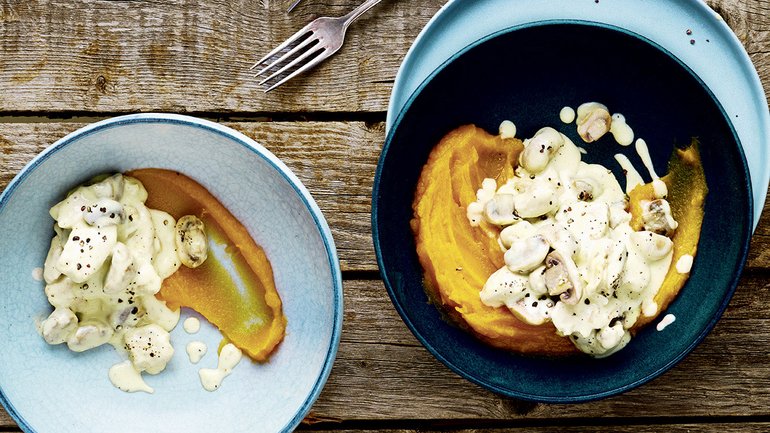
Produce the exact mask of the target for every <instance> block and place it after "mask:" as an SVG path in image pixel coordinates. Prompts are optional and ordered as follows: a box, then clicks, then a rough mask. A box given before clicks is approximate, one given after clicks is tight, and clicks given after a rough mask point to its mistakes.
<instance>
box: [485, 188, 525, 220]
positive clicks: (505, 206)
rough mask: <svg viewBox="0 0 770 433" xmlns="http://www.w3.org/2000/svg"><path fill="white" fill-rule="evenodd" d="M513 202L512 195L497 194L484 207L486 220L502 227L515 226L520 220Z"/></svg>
mask: <svg viewBox="0 0 770 433" xmlns="http://www.w3.org/2000/svg"><path fill="white" fill-rule="evenodd" d="M513 201H514V197H513V195H511V194H495V196H494V197H492V199H491V200H489V201H488V202H487V204H486V205H485V206H484V218H485V219H486V220H487V221H489V222H490V223H492V224H496V225H500V226H503V225H509V224H513V223H514V222H516V220H518V219H519V217H517V216H516V214H515V213H514V210H513Z"/></svg>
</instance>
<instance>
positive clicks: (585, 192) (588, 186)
mask: <svg viewBox="0 0 770 433" xmlns="http://www.w3.org/2000/svg"><path fill="white" fill-rule="evenodd" d="M572 187H573V188H574V189H575V191H576V192H577V198H578V200H580V201H593V199H594V198H596V197H599V196H600V195H602V192H603V190H602V187H601V185H599V182H597V181H596V180H594V179H591V178H584V179H575V180H573V181H572Z"/></svg>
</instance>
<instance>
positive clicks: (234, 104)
mask: <svg viewBox="0 0 770 433" xmlns="http://www.w3.org/2000/svg"><path fill="white" fill-rule="evenodd" d="M288 3H289V2H288V1H278V0H236V1H230V0H172V1H151V0H140V1H131V0H123V1H100V0H85V1H78V2H71V1H68V0H39V1H16V0H2V1H0V40H1V41H2V60H0V107H2V109H3V110H8V111H46V112H57V111H67V110H73V109H75V110H79V111H106V112H125V111H173V112H276V111H288V112H297V111H344V112H354V111H384V110H385V109H386V104H387V100H388V96H389V94H390V89H391V85H392V81H393V80H394V78H395V74H396V71H397V69H398V66H399V64H400V63H401V60H402V59H403V56H404V55H405V54H406V52H407V50H408V48H409V46H410V45H411V43H412V41H413V40H414V38H415V37H416V36H417V34H418V32H419V31H420V29H422V27H423V26H424V25H425V23H427V21H428V20H429V19H430V17H431V16H432V15H433V14H434V13H435V12H436V11H437V10H438V9H439V7H440V6H441V5H442V4H443V3H444V1H442V0H424V1H419V2H413V1H399V0H390V1H386V2H383V3H382V4H381V5H379V6H377V7H376V9H375V10H373V11H371V12H370V13H369V14H367V15H366V16H364V17H362V18H361V20H360V21H359V22H358V23H356V24H355V25H354V26H353V27H351V29H350V31H349V32H348V35H347V38H346V42H345V46H344V47H343V48H342V50H341V51H340V52H339V53H337V55H335V57H334V58H332V59H331V60H329V61H328V62H325V63H324V64H323V65H321V66H320V67H319V68H318V70H317V71H315V73H313V74H312V75H309V76H307V77H306V78H303V79H300V80H296V81H293V82H292V83H290V84H289V85H287V86H286V87H285V88H283V89H281V90H280V91H278V92H274V93H271V94H268V95H265V94H264V93H263V92H262V89H261V88H260V87H259V86H258V80H255V79H254V78H253V77H252V75H253V74H254V73H253V72H251V73H250V72H249V71H248V68H249V67H250V66H251V65H252V64H253V63H254V61H256V60H257V59H258V58H260V57H262V55H264V54H266V53H267V52H268V51H270V50H271V49H272V48H274V47H275V46H277V45H278V44H279V43H280V42H282V41H283V40H284V39H286V38H287V37H288V36H290V35H292V34H293V33H294V32H296V31H297V30H299V29H300V28H301V27H302V26H304V25H305V24H306V23H307V22H309V21H310V20H312V19H314V18H316V17H317V16H321V15H328V16H337V15H343V14H345V13H347V12H349V11H350V10H352V9H353V7H354V6H356V5H358V4H360V1H358V0H335V1H332V2H323V1H313V0H305V1H304V2H303V4H302V5H301V6H300V7H298V8H297V9H296V10H295V12H294V13H292V14H290V15H287V14H286V7H287V5H288Z"/></svg>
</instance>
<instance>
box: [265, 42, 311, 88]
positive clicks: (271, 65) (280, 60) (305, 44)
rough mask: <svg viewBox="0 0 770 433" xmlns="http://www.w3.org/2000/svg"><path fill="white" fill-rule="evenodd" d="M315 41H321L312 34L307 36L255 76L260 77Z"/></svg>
mask: <svg viewBox="0 0 770 433" xmlns="http://www.w3.org/2000/svg"><path fill="white" fill-rule="evenodd" d="M313 42H320V41H319V40H318V39H316V38H314V37H312V36H310V37H309V38H307V39H305V40H304V41H302V42H300V43H299V45H297V46H296V47H294V48H292V49H291V51H289V52H288V53H286V54H284V55H282V56H281V57H279V58H278V59H276V60H275V61H273V62H272V63H270V64H269V65H267V66H265V68H264V69H262V70H261V71H259V72H258V73H257V75H254V78H256V77H259V76H260V75H262V74H264V73H265V72H267V71H268V70H269V69H270V68H272V67H273V66H276V65H278V64H280V63H282V62H284V61H286V60H289V59H290V58H291V56H293V55H294V54H297V53H298V52H299V51H300V50H301V49H302V48H304V47H306V46H308V45H310V44H311V43H313Z"/></svg>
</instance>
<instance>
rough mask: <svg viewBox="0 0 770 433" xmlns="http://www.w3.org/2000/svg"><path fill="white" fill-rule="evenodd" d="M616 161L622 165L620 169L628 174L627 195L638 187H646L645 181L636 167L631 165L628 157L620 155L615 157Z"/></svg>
mask: <svg viewBox="0 0 770 433" xmlns="http://www.w3.org/2000/svg"><path fill="white" fill-rule="evenodd" d="M615 161H617V162H618V164H620V168H622V169H623V172H625V174H626V194H628V193H630V192H631V191H632V190H633V189H634V188H636V187H637V186H638V185H644V179H642V176H641V175H640V174H639V172H638V171H636V168H634V165H633V164H631V161H630V160H629V159H628V157H627V156H626V155H623V154H622V153H618V154H617V155H615Z"/></svg>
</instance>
